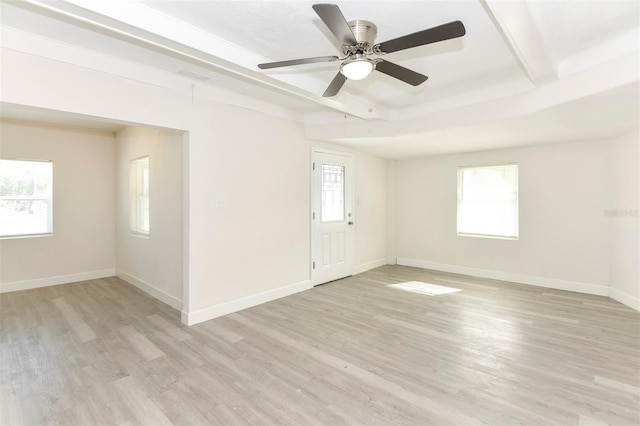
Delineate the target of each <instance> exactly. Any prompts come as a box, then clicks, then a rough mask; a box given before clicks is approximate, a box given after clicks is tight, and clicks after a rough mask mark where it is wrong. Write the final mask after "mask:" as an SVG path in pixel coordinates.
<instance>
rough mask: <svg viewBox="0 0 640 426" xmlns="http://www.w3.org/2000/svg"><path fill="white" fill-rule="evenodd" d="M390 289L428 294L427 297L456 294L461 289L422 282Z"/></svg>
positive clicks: (397, 285)
mask: <svg viewBox="0 0 640 426" xmlns="http://www.w3.org/2000/svg"><path fill="white" fill-rule="evenodd" d="M388 287H391V288H397V289H400V290H405V291H410V292H413V293H420V294H426V295H427V296H439V295H441V294H449V293H455V292H456V291H460V289H459V288H453V287H446V286H443V285H437V284H429V283H423V282H421V281H409V282H406V283H399V284H389V285H388Z"/></svg>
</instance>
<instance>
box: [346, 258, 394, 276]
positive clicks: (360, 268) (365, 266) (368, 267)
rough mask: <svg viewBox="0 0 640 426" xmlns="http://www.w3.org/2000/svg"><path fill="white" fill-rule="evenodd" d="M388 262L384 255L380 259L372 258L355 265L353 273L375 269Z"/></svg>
mask: <svg viewBox="0 0 640 426" xmlns="http://www.w3.org/2000/svg"><path fill="white" fill-rule="evenodd" d="M388 264H389V261H388V259H387V258H386V257H384V258H382V259H378V260H374V261H372V262H367V263H363V264H362V265H357V266H355V267H354V268H353V275H357V274H361V273H363V272H366V271H369V270H371V269H375V268H378V267H380V266H384V265H388Z"/></svg>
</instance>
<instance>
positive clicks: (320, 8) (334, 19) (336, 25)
mask: <svg viewBox="0 0 640 426" xmlns="http://www.w3.org/2000/svg"><path fill="white" fill-rule="evenodd" d="M312 7H313V10H315V11H316V13H317V14H318V16H319V17H320V19H322V22H324V24H325V25H326V26H327V27H328V28H329V30H331V32H332V33H333V35H334V36H336V38H337V39H338V41H339V42H340V43H342V44H343V45H345V46H353V45H355V44H358V42H357V41H356V37H355V36H354V35H353V31H351V27H349V24H348V23H347V20H346V19H344V15H343V14H342V12H341V11H340V8H339V7H338V6H336V5H335V4H314V5H313V6H312Z"/></svg>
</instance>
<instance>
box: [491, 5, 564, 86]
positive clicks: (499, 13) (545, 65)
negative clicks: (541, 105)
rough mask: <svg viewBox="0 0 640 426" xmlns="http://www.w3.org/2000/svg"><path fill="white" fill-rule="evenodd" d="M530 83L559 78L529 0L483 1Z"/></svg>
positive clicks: (541, 82) (542, 82)
mask: <svg viewBox="0 0 640 426" xmlns="http://www.w3.org/2000/svg"><path fill="white" fill-rule="evenodd" d="M480 1H481V3H482V5H483V6H484V8H485V10H486V12H487V14H488V15H489V17H490V18H491V19H492V20H493V22H494V24H495V25H496V27H497V28H498V30H499V31H500V33H501V34H502V36H503V38H504V39H505V42H506V43H507V45H508V46H509V48H510V49H511V51H512V52H513V54H514V56H515V57H516V58H517V59H518V61H519V62H520V66H521V67H522V69H523V70H524V72H525V73H526V75H527V77H528V78H529V80H531V82H532V83H533V84H534V85H536V86H539V85H541V84H544V83H547V82H549V81H552V80H555V79H557V71H556V64H555V63H554V62H553V60H552V59H551V57H550V55H549V52H548V48H547V46H546V45H545V43H544V41H543V38H542V35H541V34H540V30H539V29H538V27H537V26H536V24H535V21H534V20H533V17H532V16H531V13H530V12H529V8H528V7H527V2H526V1H504V0H480Z"/></svg>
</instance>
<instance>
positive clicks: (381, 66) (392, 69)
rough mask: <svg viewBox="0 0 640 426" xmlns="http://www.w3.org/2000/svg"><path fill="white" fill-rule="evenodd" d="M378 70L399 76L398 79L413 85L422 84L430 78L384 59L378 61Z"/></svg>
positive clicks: (394, 76) (395, 76)
mask: <svg viewBox="0 0 640 426" xmlns="http://www.w3.org/2000/svg"><path fill="white" fill-rule="evenodd" d="M376 71H380V72H381V73H384V74H386V75H388V76H391V77H393V78H397V79H398V80H401V81H404V82H405V83H409V84H411V85H412V86H417V85H419V84H422V83H424V82H425V81H427V79H428V78H429V77H427V76H426V75H423V74H420V73H417V72H415V71H411V70H410V69H409V68H405V67H401V66H400V65H397V64H394V63H393V62H389V61H382V60H381V61H380V62H378V63H376Z"/></svg>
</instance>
